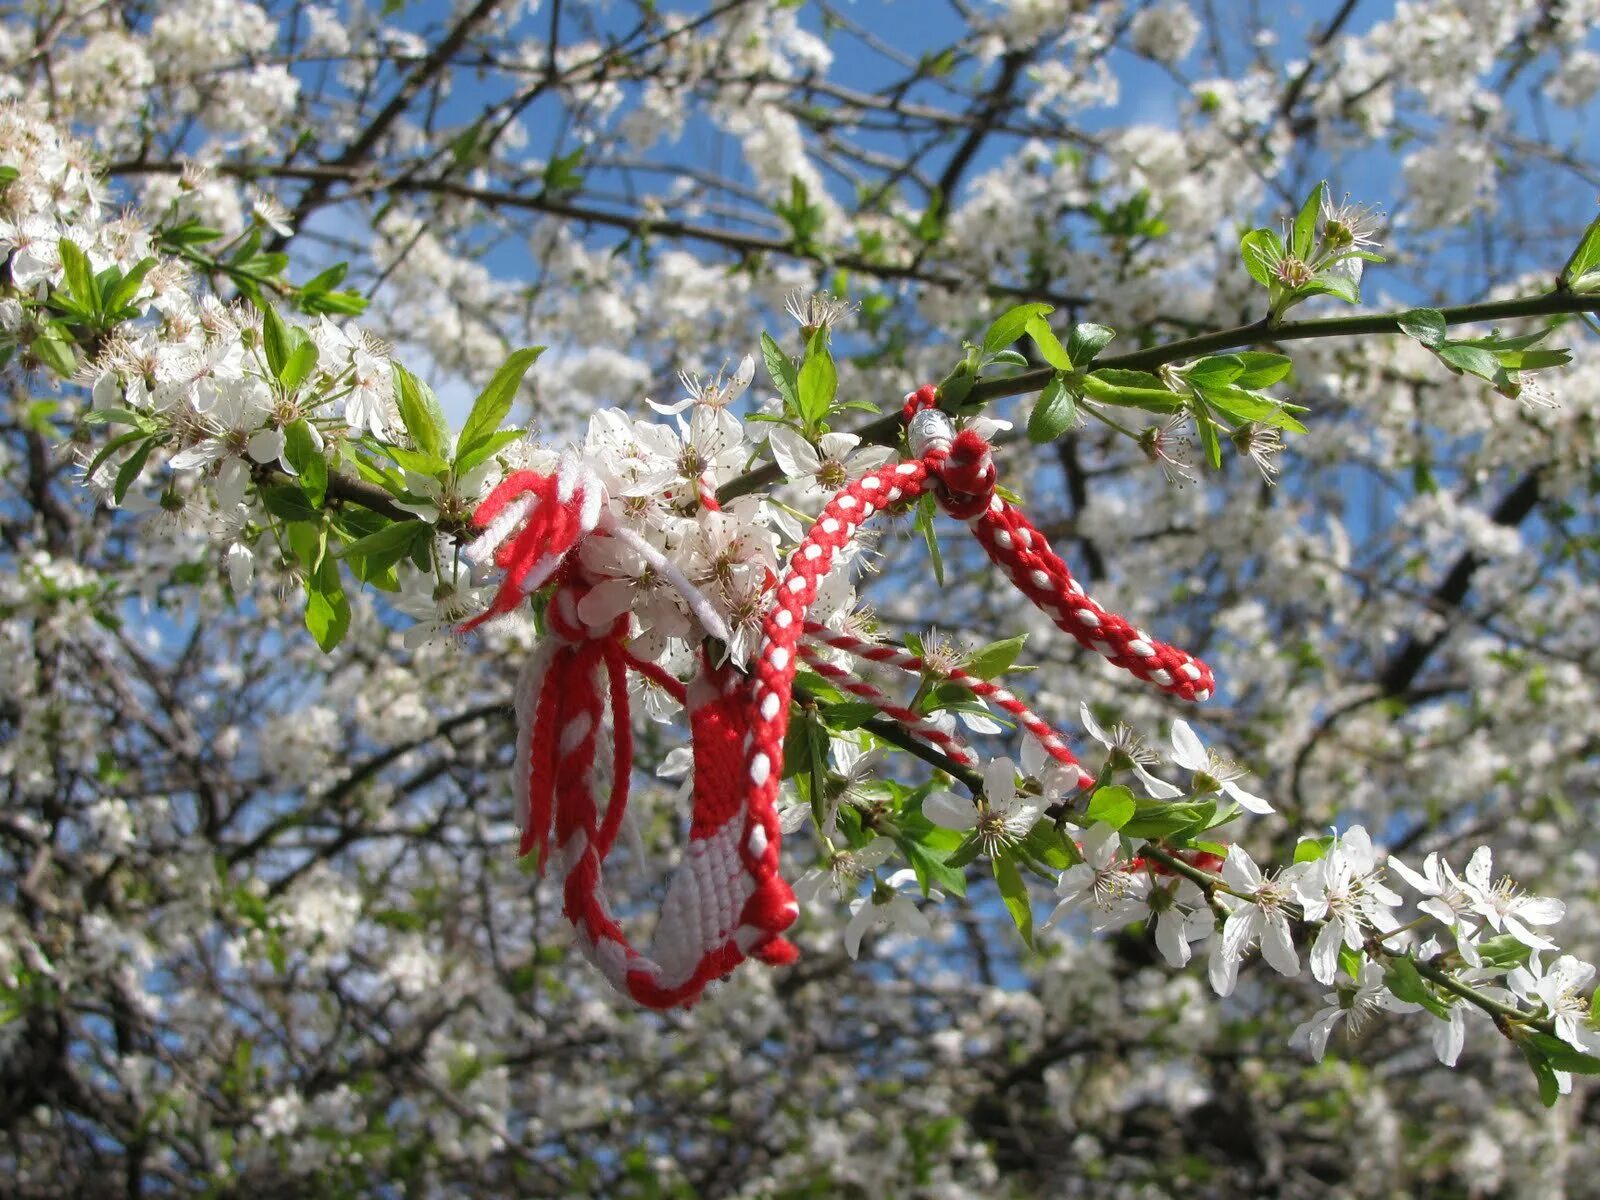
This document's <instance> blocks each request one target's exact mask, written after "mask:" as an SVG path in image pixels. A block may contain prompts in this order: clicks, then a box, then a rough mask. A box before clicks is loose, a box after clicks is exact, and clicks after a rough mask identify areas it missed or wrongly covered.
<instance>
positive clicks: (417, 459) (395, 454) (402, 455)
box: [363, 431, 521, 475]
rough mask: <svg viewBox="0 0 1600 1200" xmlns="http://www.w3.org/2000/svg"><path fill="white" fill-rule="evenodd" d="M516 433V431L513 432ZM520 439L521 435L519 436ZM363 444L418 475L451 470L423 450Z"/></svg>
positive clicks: (448, 466)
mask: <svg viewBox="0 0 1600 1200" xmlns="http://www.w3.org/2000/svg"><path fill="white" fill-rule="evenodd" d="M512 432H515V431H512ZM518 436H519V437H520V436H521V435H520V434H518ZM363 444H364V445H367V446H369V447H371V448H372V449H373V450H375V451H377V452H378V453H380V454H382V455H384V457H386V458H390V459H393V460H394V461H395V462H397V463H399V464H400V466H402V467H404V468H405V469H406V470H408V471H415V472H416V473H417V474H418V475H442V474H443V473H444V472H446V471H448V470H449V469H450V464H449V463H447V462H445V460H444V459H442V458H440V457H438V456H437V455H434V454H425V453H423V452H422V451H421V450H411V449H408V448H406V447H405V446H391V445H389V444H388V443H387V442H379V441H376V440H374V439H372V438H364V439H363ZM469 469H470V468H462V467H457V468H456V470H457V471H458V472H461V473H464V472H465V471H466V470H469Z"/></svg>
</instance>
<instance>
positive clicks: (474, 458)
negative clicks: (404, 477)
mask: <svg viewBox="0 0 1600 1200" xmlns="http://www.w3.org/2000/svg"><path fill="white" fill-rule="evenodd" d="M525 436H527V435H526V433H525V432H524V431H523V430H521V429H502V430H500V431H499V432H498V433H493V434H490V435H489V437H488V439H487V440H485V441H482V442H479V443H478V444H477V445H476V446H474V447H472V449H470V450H468V451H467V452H466V453H465V454H458V455H456V475H457V476H461V475H465V474H466V473H467V472H468V471H470V470H472V468H473V467H475V466H477V465H478V464H479V463H481V462H484V461H486V460H488V459H490V458H493V457H494V456H495V455H496V454H499V453H500V451H502V450H504V449H505V448H506V447H507V446H509V445H511V443H512V442H517V441H521V440H522V438H524V437H525ZM400 465H401V466H405V464H404V463H401V464H400Z"/></svg>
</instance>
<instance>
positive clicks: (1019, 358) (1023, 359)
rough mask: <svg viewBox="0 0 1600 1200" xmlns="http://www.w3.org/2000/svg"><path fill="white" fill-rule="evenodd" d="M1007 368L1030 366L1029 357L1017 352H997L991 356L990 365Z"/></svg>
mask: <svg viewBox="0 0 1600 1200" xmlns="http://www.w3.org/2000/svg"><path fill="white" fill-rule="evenodd" d="M996 364H998V365H1000V366H1005V367H1025V366H1027V365H1028V356H1027V355H1025V354H1020V353H1018V352H1017V351H1015V350H996V351H995V352H994V353H993V354H991V355H990V356H989V365H990V366H994V365H996Z"/></svg>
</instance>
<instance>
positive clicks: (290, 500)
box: [261, 483, 320, 521]
mask: <svg viewBox="0 0 1600 1200" xmlns="http://www.w3.org/2000/svg"><path fill="white" fill-rule="evenodd" d="M261 503H262V505H263V506H264V507H265V508H266V510H267V511H268V512H269V513H271V514H272V515H273V516H275V517H279V518H281V519H283V520H285V521H315V520H316V519H317V517H318V516H319V515H320V514H319V513H318V512H317V510H316V509H314V508H312V507H311V505H310V503H308V502H307V500H306V494H305V493H304V492H302V491H301V490H300V489H299V487H297V486H296V485H294V484H292V483H275V484H271V485H270V486H268V487H264V488H262V489H261Z"/></svg>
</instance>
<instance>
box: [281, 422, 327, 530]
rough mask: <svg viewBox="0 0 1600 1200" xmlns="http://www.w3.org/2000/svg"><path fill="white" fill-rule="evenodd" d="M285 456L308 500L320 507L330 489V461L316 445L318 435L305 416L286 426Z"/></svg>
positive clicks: (284, 436)
mask: <svg viewBox="0 0 1600 1200" xmlns="http://www.w3.org/2000/svg"><path fill="white" fill-rule="evenodd" d="M283 455H284V457H285V458H286V459H288V460H289V465H290V466H291V467H293V468H294V472H295V475H296V476H297V477H298V478H299V480H300V490H301V491H302V492H304V493H305V497H306V503H307V504H309V505H310V506H311V507H312V508H314V509H316V508H321V507H322V500H323V497H324V496H325V495H327V492H328V460H327V459H326V458H324V457H323V456H322V451H321V450H320V449H319V448H318V447H317V439H316V435H315V434H314V433H312V431H311V424H310V422H308V421H307V420H306V419H305V418H304V417H301V418H299V419H298V420H296V421H292V422H290V423H289V424H288V425H285V426H284V427H283Z"/></svg>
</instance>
